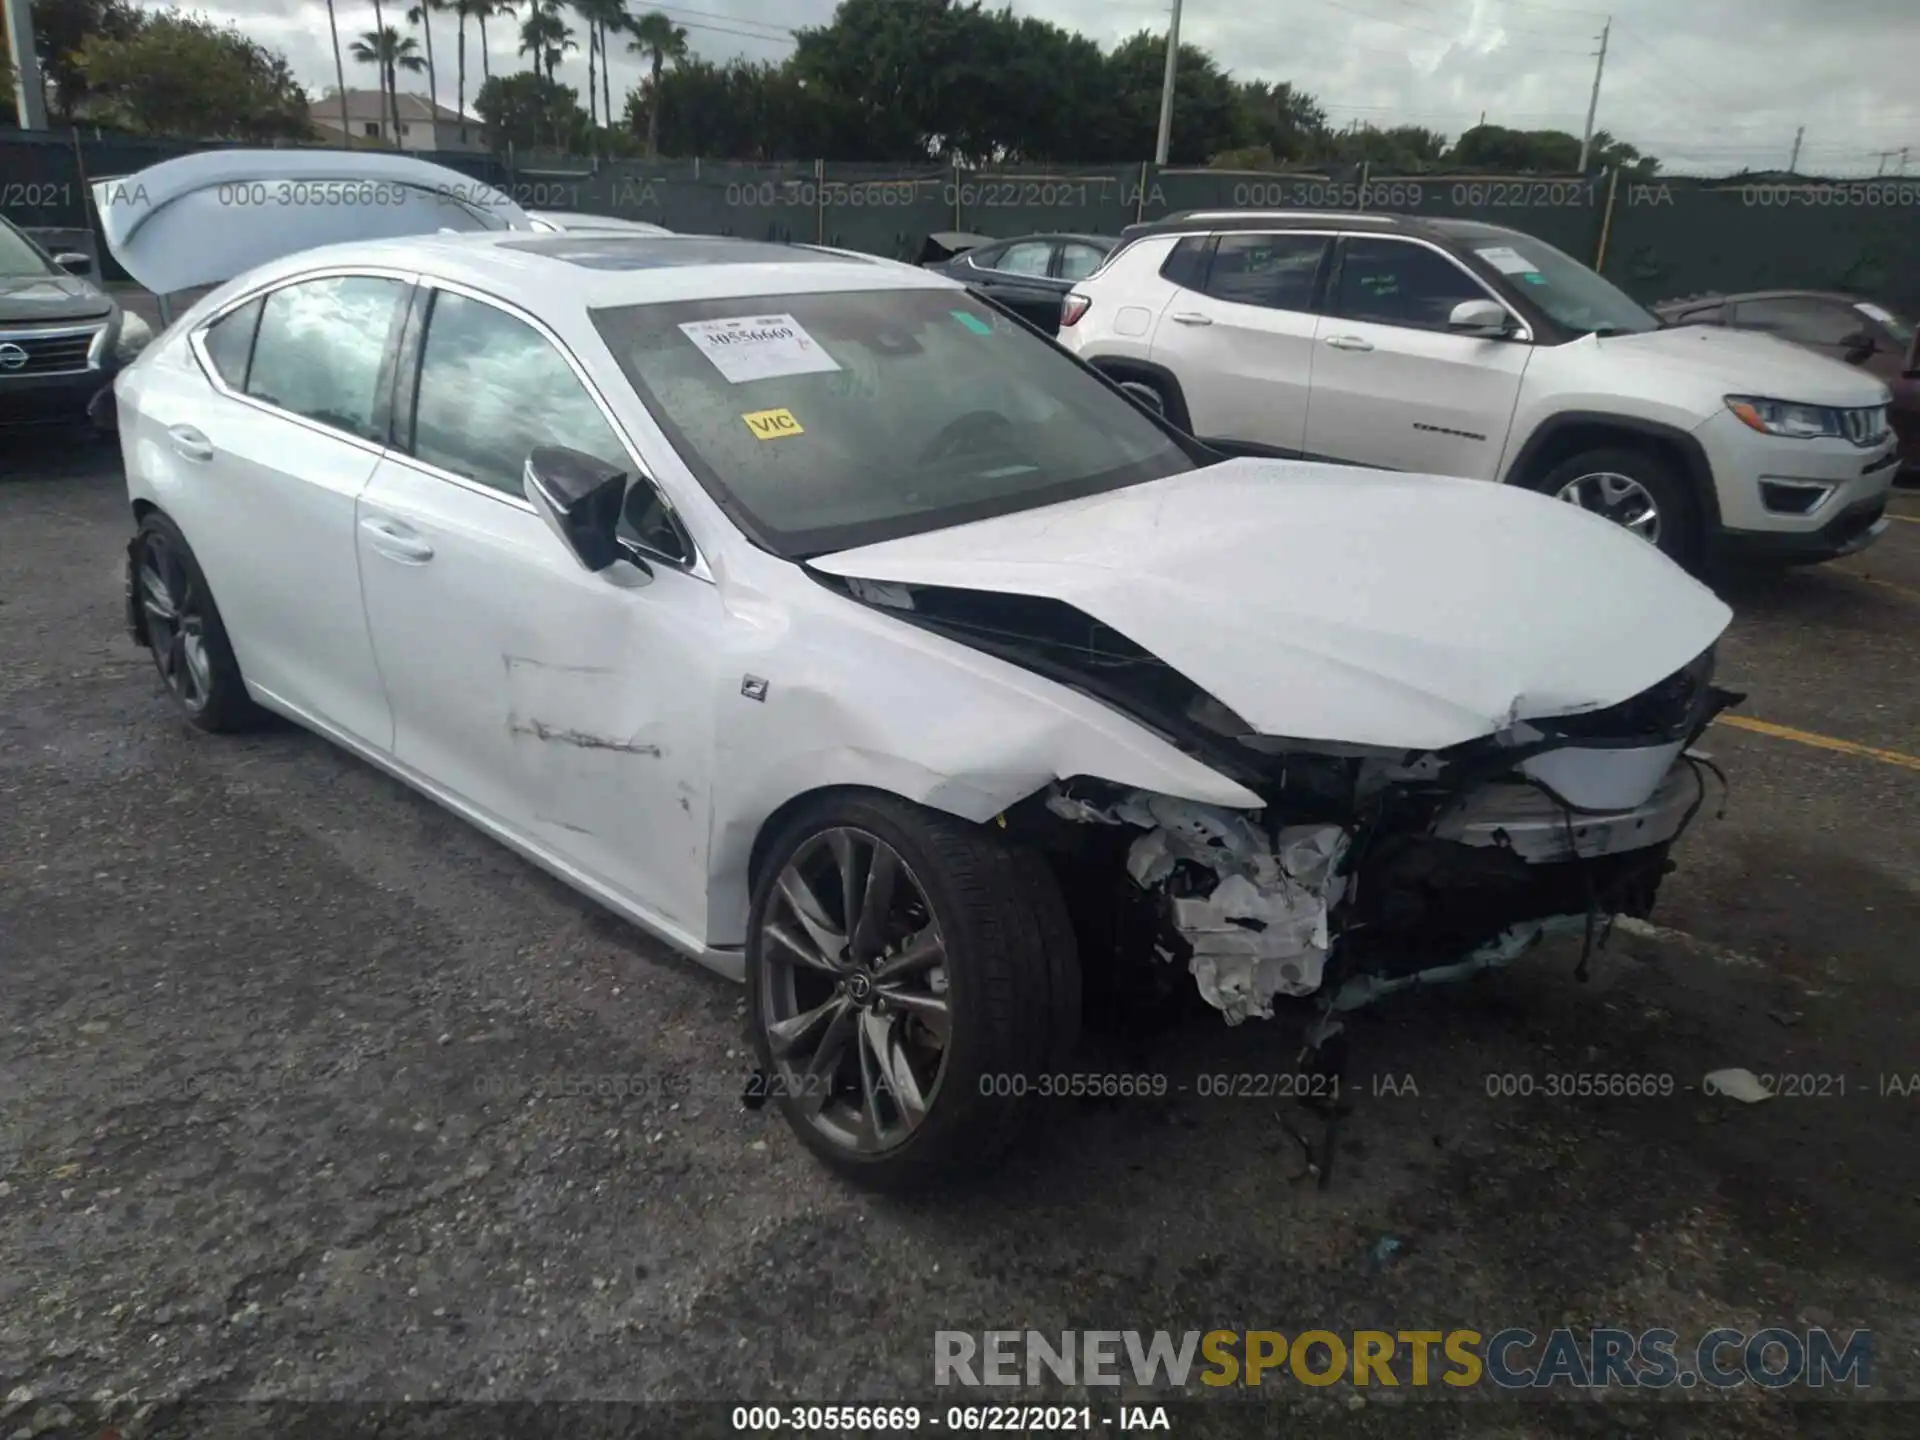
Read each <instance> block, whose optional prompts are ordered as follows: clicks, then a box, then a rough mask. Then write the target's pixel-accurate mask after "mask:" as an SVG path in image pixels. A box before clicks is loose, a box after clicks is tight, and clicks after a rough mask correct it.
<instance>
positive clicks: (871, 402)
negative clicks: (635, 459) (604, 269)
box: [592, 289, 1195, 558]
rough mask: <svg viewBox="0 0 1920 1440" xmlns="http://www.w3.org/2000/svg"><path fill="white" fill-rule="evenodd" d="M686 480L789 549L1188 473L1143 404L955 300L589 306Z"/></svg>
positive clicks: (1007, 323)
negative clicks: (688, 475) (675, 455)
mask: <svg viewBox="0 0 1920 1440" xmlns="http://www.w3.org/2000/svg"><path fill="white" fill-rule="evenodd" d="M592 315H593V322H594V324H595V326H596V327H597V328H598V329H599V331H600V334H601V335H602V337H603V338H604V339H605V340H606V342H607V346H608V348H609V349H610V350H611V351H612V352H613V354H614V356H615V357H616V358H617V359H618V361H619V363H620V366H621V369H622V370H623V371H624V372H625V374H626V376H627V378H628V380H629V381H631V382H632V384H633V386H634V388H635V389H636V390H637V391H638V392H639V394H640V397H641V399H642V400H643V401H644V402H645V403H646V405H647V406H648V407H649V409H650V410H651V411H652V412H653V415H654V418H655V419H656V420H657V421H658V422H659V423H660V426H661V428H662V429H663V430H664V431H665V432H666V434H667V438H668V439H669V440H670V441H671V442H672V443H673V445H674V446H675V448H676V449H677V450H678V451H679V454H680V456H681V458H682V459H683V460H684V461H685V462H686V464H687V466H688V468H689V469H691V470H692V471H693V473H694V475H695V477H696V478H697V479H698V480H699V481H700V482H701V484H702V485H703V486H705V487H706V489H707V490H708V492H709V493H710V494H712V495H713V496H714V498H715V499H716V501H717V502H718V503H719V504H720V505H721V506H722V507H723V508H725V509H726V510H727V511H728V512H729V513H730V514H731V515H732V516H733V517H734V518H735V520H736V522H737V523H739V524H740V525H741V527H742V528H743V529H744V530H746V531H747V532H748V533H749V534H751V535H753V536H755V537H756V538H757V539H759V540H760V541H761V543H762V544H764V545H766V546H767V548H769V549H771V550H773V551H775V552H776V553H778V554H782V555H786V556H789V557H791V558H805V557H806V556H809V555H819V554H826V553H829V552H831V551H834V550H842V549H846V548H848V547H850V546H854V545H861V544H867V543H870V542H874V541H879V540H887V539H892V538H895V537H897V536H901V535H910V534H917V533H920V532H923V531H929V530H938V529H942V528H944V527H946V526H949V525H956V524H961V523H964V522H966V521H969V520H977V519H984V518H986V517H988V516H991V515H998V514H1005V513H1008V512H1011V511H1015V510H1024V509H1030V508H1032V507H1034V506H1038V505H1046V504H1052V503H1054V502H1055V501H1059V500H1065V499H1070V498H1073V497H1074V496H1077V495H1087V494H1094V493H1098V492H1100V491H1105V490H1114V489H1118V488H1120V487H1122V486H1126V485H1133V484H1139V483H1141V482H1143V481H1147V480H1155V479H1159V478H1161V477H1162V476H1166V475H1172V474H1175V473H1177V472H1180V471H1184V470H1190V469H1192V468H1193V467H1194V464H1195V462H1194V460H1192V459H1190V458H1189V456H1188V453H1187V452H1186V451H1185V450H1183V449H1182V448H1181V447H1180V446H1179V445H1178V444H1177V443H1176V442H1175V441H1174V440H1173V439H1172V438H1171V437H1170V436H1169V435H1168V434H1167V433H1166V432H1165V431H1164V430H1162V429H1161V428H1160V427H1159V426H1157V425H1155V424H1154V423H1153V422H1152V421H1151V420H1149V419H1148V418H1147V416H1146V415H1145V414H1143V413H1142V412H1141V411H1140V409H1139V408H1138V407H1136V406H1135V405H1133V404H1131V403H1129V402H1128V401H1127V400H1125V399H1123V398H1122V397H1121V396H1119V395H1116V394H1115V393H1114V392H1113V391H1112V390H1111V389H1109V388H1108V387H1107V386H1105V385H1103V384H1102V383H1101V382H1100V381H1099V379H1098V378H1096V377H1095V376H1093V375H1091V374H1089V373H1088V372H1087V371H1086V370H1085V369H1083V368H1082V367H1081V366H1080V365H1078V364H1077V363H1075V362H1074V361H1073V360H1072V359H1071V358H1069V357H1068V356H1066V355H1065V354H1063V353H1061V352H1060V351H1059V350H1058V349H1057V348H1056V347H1055V346H1054V345H1052V344H1051V343H1049V342H1048V341H1046V340H1042V339H1040V338H1038V337H1036V336H1034V335H1033V334H1031V333H1030V332H1029V331H1028V330H1027V329H1026V327H1025V326H1023V325H1021V324H1019V323H1018V322H1016V321H1014V320H1011V319H1009V318H1007V317H1006V316H1003V315H1001V314H1000V313H999V312H998V311H996V310H994V309H993V308H991V307H990V306H987V305H983V304H981V303H980V302H978V301H976V300H974V299H973V298H972V297H970V296H968V295H966V294H965V293H963V292H955V291H950V290H919V289H901V290H878V291H848V292H843V293H835V294H816V295H773V296H760V297H755V298H744V299H742V298H733V299H713V300H689V301H682V302H677V303H669V304H657V305H630V306H623V307H620V308H617V309H604V310H595V311H593V312H592Z"/></svg>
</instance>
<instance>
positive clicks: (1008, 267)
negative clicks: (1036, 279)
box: [992, 240, 1053, 275]
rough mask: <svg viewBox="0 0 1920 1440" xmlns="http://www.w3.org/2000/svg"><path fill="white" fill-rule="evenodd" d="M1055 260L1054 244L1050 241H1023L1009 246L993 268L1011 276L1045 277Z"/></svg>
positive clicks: (1001, 253) (1002, 252) (994, 263)
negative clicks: (1048, 267) (1049, 266)
mask: <svg viewBox="0 0 1920 1440" xmlns="http://www.w3.org/2000/svg"><path fill="white" fill-rule="evenodd" d="M1052 259H1053V242H1052V241H1049V240H1022V241H1021V242H1020V243H1019V244H1017V245H1009V246H1008V247H1007V248H1006V249H1005V250H1002V251H1001V252H1000V258H999V259H998V260H995V261H994V262H993V265H992V268H993V269H995V270H1004V271H1006V272H1007V273H1008V274H1009V275H1044V274H1046V273H1047V266H1048V264H1049V263H1050V262H1051V261H1052Z"/></svg>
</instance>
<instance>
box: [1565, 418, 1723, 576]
mask: <svg viewBox="0 0 1920 1440" xmlns="http://www.w3.org/2000/svg"><path fill="white" fill-rule="evenodd" d="M1528 483H1529V485H1530V487H1531V488H1532V489H1535V490H1538V491H1540V493H1541V494H1543V495H1551V496H1554V497H1556V498H1558V499H1560V500H1564V501H1566V502H1567V504H1569V505H1577V506H1579V507H1580V508H1581V509H1582V510H1585V511H1588V512H1590V513H1591V514H1594V515H1598V516H1600V517H1601V518H1602V519H1603V520H1611V521H1612V522H1613V523H1614V524H1616V525H1618V526H1619V527H1620V528H1621V529H1623V530H1626V531H1628V532H1629V533H1631V534H1634V535H1638V536H1639V537H1640V538H1641V539H1642V540H1645V541H1646V542H1647V543H1648V544H1650V545H1653V546H1655V547H1656V548H1658V549H1660V550H1663V551H1665V552H1666V553H1667V554H1668V555H1669V556H1671V557H1672V558H1673V559H1675V560H1677V561H1679V562H1680V563H1681V564H1682V565H1692V564H1694V563H1695V562H1696V561H1697V560H1698V559H1699V549H1700V535H1701V531H1700V524H1699V519H1698V514H1699V512H1698V508H1697V507H1696V506H1695V504H1694V497H1693V495H1692V493H1691V492H1690V490H1689V489H1688V486H1687V483H1686V482H1685V481H1684V480H1683V479H1682V478H1681V477H1680V475H1679V474H1678V473H1677V472H1676V471H1675V470H1674V469H1673V467H1672V466H1671V465H1669V464H1668V463H1667V461H1666V460H1665V459H1664V458H1662V456H1660V455H1659V454H1657V453H1655V452H1654V451H1653V450H1651V449H1646V450H1642V449H1636V448H1630V447H1627V446H1603V447H1600V448H1597V449H1593V450H1588V451H1586V452H1584V453H1583V454H1579V455H1572V456H1569V457H1568V458H1567V459H1566V460H1564V461H1562V462H1561V463H1560V464H1558V465H1556V466H1554V467H1553V468H1552V469H1551V470H1549V471H1548V472H1547V473H1546V474H1544V475H1540V476H1538V477H1536V478H1535V479H1534V480H1532V481H1530V482H1528Z"/></svg>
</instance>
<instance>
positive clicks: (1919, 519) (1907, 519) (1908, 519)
mask: <svg viewBox="0 0 1920 1440" xmlns="http://www.w3.org/2000/svg"><path fill="white" fill-rule="evenodd" d="M1887 518H1888V519H1889V520H1898V521H1899V522H1900V523H1901V524H1902V525H1920V515H1896V514H1894V513H1893V511H1891V510H1889V511H1888V512H1887Z"/></svg>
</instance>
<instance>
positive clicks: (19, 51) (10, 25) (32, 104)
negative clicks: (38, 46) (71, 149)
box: [0, 0, 47, 130]
mask: <svg viewBox="0 0 1920 1440" xmlns="http://www.w3.org/2000/svg"><path fill="white" fill-rule="evenodd" d="M0 5H5V6H6V9H7V49H8V51H9V52H10V53H11V54H12V56H13V75H14V80H13V110H14V114H15V115H17V116H19V118H20V128H21V129H22V130H44V129H46V128H47V92H46V90H45V89H44V88H43V87H42V85H41V84H40V53H39V51H37V50H35V49H34V48H33V4H32V0H0Z"/></svg>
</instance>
